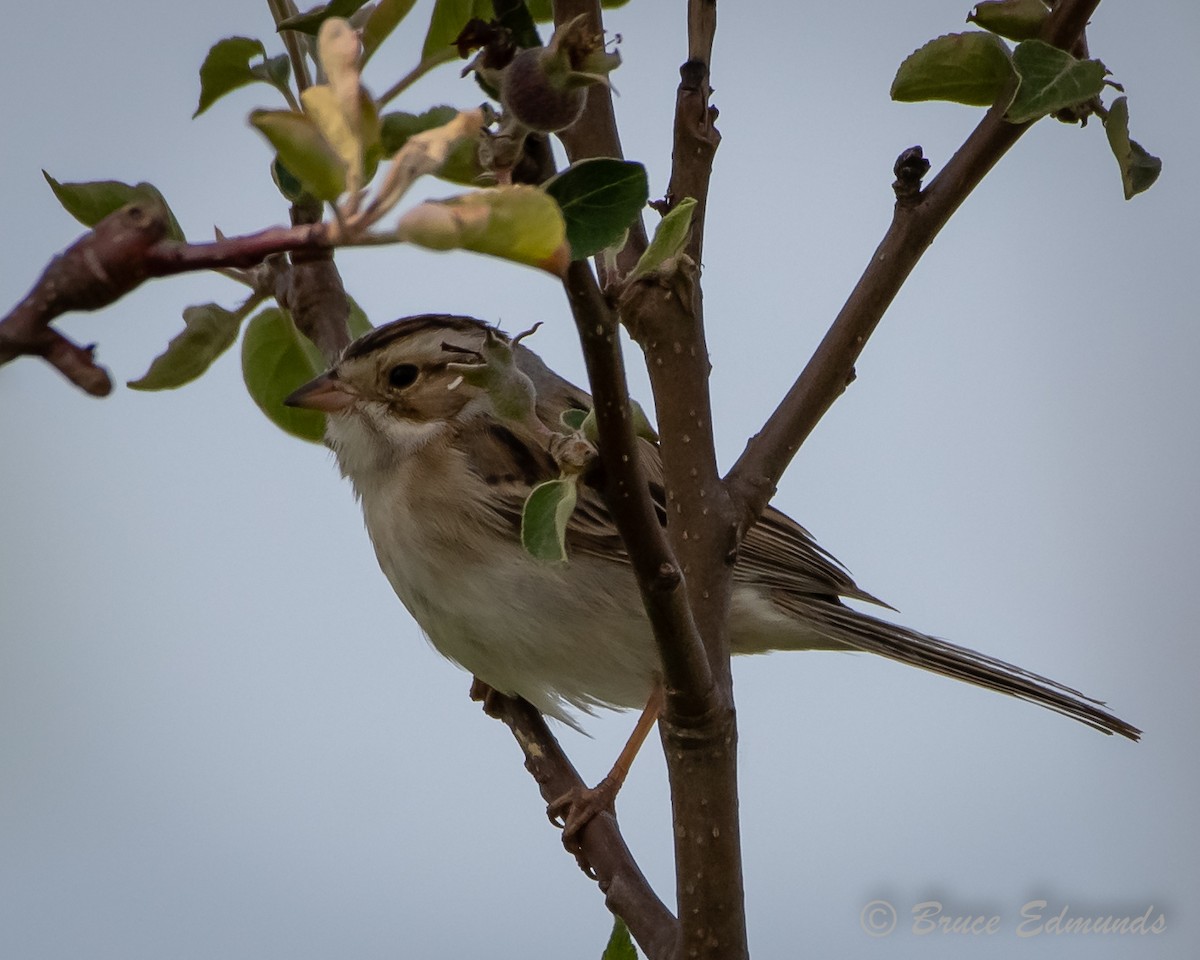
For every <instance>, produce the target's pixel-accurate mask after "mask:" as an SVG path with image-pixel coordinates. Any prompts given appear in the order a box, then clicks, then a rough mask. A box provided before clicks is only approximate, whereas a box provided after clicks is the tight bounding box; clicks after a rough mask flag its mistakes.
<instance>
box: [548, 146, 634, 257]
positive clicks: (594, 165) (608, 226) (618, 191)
mask: <svg viewBox="0 0 1200 960" xmlns="http://www.w3.org/2000/svg"><path fill="white" fill-rule="evenodd" d="M544 189H545V191H546V192H547V193H548V194H550V196H552V197H553V198H554V199H555V200H557V201H558V205H559V207H561V208H562V214H563V219H564V220H565V221H566V224H567V242H568V243H570V245H571V259H572V260H584V259H586V258H587V257H590V256H593V255H595V254H597V253H599V252H600V251H601V250H603V249H604V248H605V247H609V246H611V245H612V244H614V243H616V242H617V241H618V240H619V239H620V238H621V236H622V235H623V234H624V233H625V231H626V230H627V229H628V228H629V225H630V224H631V223H632V222H633V221H634V220H635V219H636V218H637V216H638V214H640V213H641V211H642V208H643V207H644V206H645V205H646V200H647V199H648V198H649V196H650V186H649V183H648V182H647V180H646V168H645V167H643V166H642V165H641V164H640V163H629V162H627V161H625V160H612V159H609V158H607V157H598V158H596V159H593V160H581V161H580V162H579V163H574V164H572V165H571V166H570V167H568V168H567V169H566V170H564V171H563V172H562V173H560V174H559V175H558V176H556V177H553V178H552V179H551V180H549V181H548V182H547V183H546V184H545V186H544Z"/></svg>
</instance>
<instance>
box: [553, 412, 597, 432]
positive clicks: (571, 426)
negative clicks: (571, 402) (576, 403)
mask: <svg viewBox="0 0 1200 960" xmlns="http://www.w3.org/2000/svg"><path fill="white" fill-rule="evenodd" d="M591 413H592V412H591V411H590V410H580V409H579V408H578V407H570V408H568V409H566V410H564V411H563V412H562V413H560V414H559V415H558V422H559V423H561V424H562V425H563V426H564V427H566V428H567V429H568V430H570V431H571V432H572V433H578V432H579V431H581V430H582V429H583V423H584V421H585V420H587V418H588V417H589V416H591Z"/></svg>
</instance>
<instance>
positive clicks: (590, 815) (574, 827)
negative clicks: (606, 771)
mask: <svg viewBox="0 0 1200 960" xmlns="http://www.w3.org/2000/svg"><path fill="white" fill-rule="evenodd" d="M620 789H621V784H620V783H618V782H617V781H616V780H615V779H614V778H613V777H611V776H608V777H605V778H604V779H603V780H601V781H600V782H599V783H598V784H596V786H594V787H572V788H571V789H570V790H568V791H567V792H566V793H564V794H563V795H562V796H561V797H559V798H558V799H557V800H555V801H553V802H552V803H550V804H548V805H547V807H546V816H548V817H549V818H550V822H551V823H553V824H554V825H555V826H556V827H561V828H562V839H563V844H564V845H565V846H567V847H568V848H573V847H574V846H577V845H578V837H579V831H581V830H582V829H583V828H584V827H586V826H587V825H588V824H589V823H590V822H591V821H592V820H593V819H594V818H595V817H596V816H597V815H599V814H601V813H611V814H612V815H613V816H614V817H615V816H616V812H617V811H616V800H617V793H618V791H619V790H620Z"/></svg>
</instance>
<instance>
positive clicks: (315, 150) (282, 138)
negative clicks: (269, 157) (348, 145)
mask: <svg viewBox="0 0 1200 960" xmlns="http://www.w3.org/2000/svg"><path fill="white" fill-rule="evenodd" d="M250 123H251V124H252V125H253V126H255V127H256V128H257V129H258V130H259V132H261V133H262V135H263V136H264V137H266V138H267V139H268V140H269V141H270V142H271V146H273V147H274V148H275V149H276V150H277V151H278V153H279V159H280V161H281V162H282V163H283V164H284V166H286V167H287V169H288V171H289V172H290V173H291V174H293V175H294V176H295V177H296V179H298V180H299V181H300V182H301V183H302V184H304V189H305V190H307V191H308V192H309V193H311V194H312V195H313V196H314V197H316V198H317V199H318V200H329V201H330V202H332V201H334V200H336V199H337V198H338V197H340V196H341V195H342V192H343V191H344V190H345V189H346V165H345V164H344V163H342V161H341V159H340V158H339V157H338V155H337V153H336V152H335V151H334V149H333V147H331V146H330V145H329V143H328V142H327V141H326V140H325V138H324V137H323V136H321V131H320V130H318V129H317V127H316V124H314V123H313V122H312V120H310V119H309V118H308V117H306V116H304V115H303V114H300V113H295V112H294V111H291V110H255V111H254V112H253V113H251V114H250Z"/></svg>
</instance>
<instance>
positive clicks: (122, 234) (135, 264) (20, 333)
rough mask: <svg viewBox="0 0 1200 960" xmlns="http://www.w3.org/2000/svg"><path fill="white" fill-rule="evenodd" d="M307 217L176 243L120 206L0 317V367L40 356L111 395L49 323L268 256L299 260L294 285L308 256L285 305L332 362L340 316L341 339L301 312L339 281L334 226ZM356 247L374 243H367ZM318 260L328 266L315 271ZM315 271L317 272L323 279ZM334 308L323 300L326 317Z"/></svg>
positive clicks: (141, 214)
mask: <svg viewBox="0 0 1200 960" xmlns="http://www.w3.org/2000/svg"><path fill="white" fill-rule="evenodd" d="M317 215H319V210H318V212H317ZM306 216H308V215H305V216H300V217H298V220H299V222H297V223H296V224H295V225H294V226H292V227H270V228H268V229H266V230H261V231H259V232H258V233H252V234H248V235H246V236H244V237H226V238H222V239H220V240H217V241H215V242H213V243H180V242H178V241H175V240H168V239H166V233H167V219H166V213H165V211H163V210H161V209H156V208H154V207H152V206H146V205H142V204H130V205H128V206H125V207H122V208H121V209H120V210H116V211H114V212H113V213H111V214H109V215H108V216H107V217H105V218H104V219H103V220H101V221H100V222H99V223H98V224H96V226H95V227H94V228H93V229H92V230H91V231H90V232H89V233H86V234H84V235H83V236H82V237H80V238H79V239H78V240H76V241H75V243H73V244H72V245H71V246H70V247H68V248H67V249H66V250H64V251H63V252H62V253H60V254H59V255H58V256H56V257H55V258H54V259H53V260H51V261H50V263H49V264H48V265H47V267H46V269H45V270H44V271H43V272H42V275H41V276H40V277H39V278H38V280H37V282H36V283H35V284H34V285H33V288H32V289H31V290H30V291H29V293H27V294H26V295H25V297H24V299H23V300H21V302H20V303H18V304H17V305H16V306H15V307H13V309H12V310H11V311H10V312H9V313H8V314H7V315H6V316H5V317H3V318H0V365H3V364H5V363H8V362H9V361H10V360H13V359H15V358H16V357H19V356H37V357H42V358H43V359H45V360H46V361H48V362H49V363H51V364H53V365H54V366H55V367H56V368H57V369H58V370H59V371H60V372H61V373H62V374H63V375H64V376H66V377H67V379H69V380H70V381H71V382H72V383H74V384H76V385H77V386H79V387H81V388H82V389H84V390H86V391H87V392H88V393H90V394H92V395H93V396H100V397H102V396H106V395H107V394H108V393H109V392H110V391H111V390H112V381H111V380H110V379H109V376H108V374H107V373H106V372H105V371H104V369H103V368H101V367H100V366H98V365H97V364H96V362H95V360H94V359H93V357H92V351H91V348H90V347H89V348H83V347H79V346H77V345H75V344H73V343H71V341H70V340H68V339H67V338H66V337H64V336H63V335H62V334H60V333H58V332H57V331H55V330H54V329H52V328H51V327H50V323H51V322H52V321H53V320H55V319H57V318H58V317H60V316H61V315H62V314H64V313H69V312H71V311H74V310H84V311H90V310H99V309H101V308H102V307H107V306H110V305H111V304H113V303H115V302H116V301H117V300H119V299H120V298H121V297H123V296H125V295H126V294H127V293H130V292H131V291H133V290H135V289H136V288H137V287H139V286H141V284H142V283H144V282H145V281H146V280H149V279H153V278H156V277H167V276H172V275H174V274H177V273H188V272H191V271H193V270H215V269H219V268H224V267H252V266H256V265H257V264H260V263H262V262H263V261H264V260H266V259H267V258H268V257H269V256H271V255H273V254H281V253H288V252H292V251H296V252H299V253H301V256H300V257H299V258H297V264H296V267H295V269H294V270H293V276H292V277H291V278H290V279H295V275H296V273H297V271H299V273H300V274H301V275H302V274H303V273H304V271H303V270H301V269H300V263H301V262H302V261H303V260H304V257H303V254H305V253H306V254H307V255H308V258H309V261H313V262H314V266H313V267H312V268H311V271H310V277H309V278H308V279H309V282H308V283H307V285H306V286H303V288H302V289H301V290H300V291H299V293H297V292H295V291H293V293H292V300H291V301H290V302H291V303H292V305H293V306H294V307H298V308H299V312H300V314H301V318H302V320H301V321H298V322H307V325H308V326H309V328H310V330H311V331H312V332H313V334H314V340H313V342H314V343H317V345H318V346H319V347H321V348H322V350H324V351H325V353H326V355H327V356H329V355H330V354H329V351H330V350H331V349H335V348H336V349H337V350H340V346H337V341H338V338H339V337H340V338H341V343H342V345H344V343H345V337H346V333H345V330H344V327H345V316H344V315H343V317H342V328H343V329H342V331H341V332H340V333H338V332H337V331H336V329H335V328H336V322H335V321H334V320H333V319H332V317H331V316H328V315H327V316H325V317H324V319H320V320H317V319H316V318H315V315H314V317H313V318H310V319H307V320H305V319H304V308H305V306H307V305H308V304H309V303H310V301H311V299H312V298H311V297H309V296H308V293H306V291H315V290H316V287H317V286H318V285H321V284H325V283H327V282H329V280H330V278H329V276H328V273H329V271H330V270H332V271H333V277H334V278H336V268H335V267H334V266H333V264H332V260H331V257H332V247H333V240H332V237H331V233H330V231H331V225H330V224H325V223H306V222H304V220H305V219H306ZM333 226H336V225H333ZM351 242H354V241H351ZM361 242H363V243H370V242H372V241H371V239H370V238H369V237H365V238H363V239H362V240H361ZM321 262H324V264H325V265H324V266H320V267H317V266H315V263H321ZM312 271H317V272H320V273H321V274H322V276H321V278H317V277H316V276H315V273H313V272H312ZM303 281H304V277H303V276H301V282H302V283H303ZM336 288H337V289H336V293H337V294H338V295H340V296H342V299H343V301H344V291H342V289H341V280H340V279H336ZM314 295H315V293H314ZM331 303H332V301H331V300H327V302H326V306H325V307H324V308H322V309H323V311H327V310H328V309H329V308H330V304H331ZM301 329H304V327H303V326H302V328H301ZM305 332H306V333H307V332H309V330H306V331H305ZM333 355H334V356H336V353H334V354H333Z"/></svg>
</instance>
